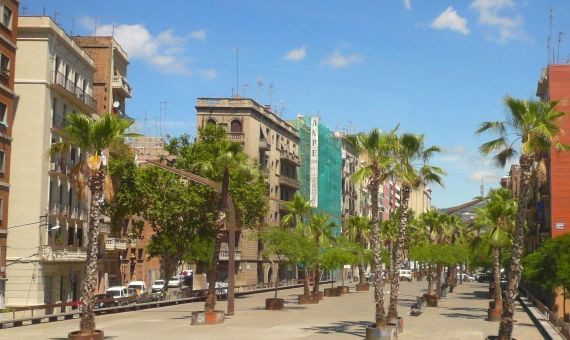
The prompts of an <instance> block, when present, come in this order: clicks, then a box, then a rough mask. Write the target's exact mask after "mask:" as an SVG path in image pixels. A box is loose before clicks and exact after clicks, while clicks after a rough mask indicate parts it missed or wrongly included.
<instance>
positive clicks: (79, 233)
mask: <svg viewBox="0 0 570 340" xmlns="http://www.w3.org/2000/svg"><path fill="white" fill-rule="evenodd" d="M77 246H79V247H83V229H82V228H78V229H77Z"/></svg>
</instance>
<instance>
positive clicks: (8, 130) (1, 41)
mask: <svg viewBox="0 0 570 340" xmlns="http://www.w3.org/2000/svg"><path fill="white" fill-rule="evenodd" d="M18 6H19V3H18V1H16V0H9V1H3V2H1V3H0V15H1V16H0V18H1V19H0V308H4V301H5V289H6V280H7V277H6V249H7V248H6V246H7V236H8V223H10V226H12V225H14V224H13V223H12V221H11V220H9V216H8V203H9V193H10V165H11V161H10V158H11V157H10V155H11V148H12V125H13V123H14V114H15V111H16V93H15V92H14V72H15V71H16V43H17V38H18Z"/></svg>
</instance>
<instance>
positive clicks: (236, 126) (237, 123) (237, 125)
mask: <svg viewBox="0 0 570 340" xmlns="http://www.w3.org/2000/svg"><path fill="white" fill-rule="evenodd" d="M231 129H232V130H231V131H232V132H242V126H241V122H240V121H239V120H237V119H234V120H232V125H231Z"/></svg>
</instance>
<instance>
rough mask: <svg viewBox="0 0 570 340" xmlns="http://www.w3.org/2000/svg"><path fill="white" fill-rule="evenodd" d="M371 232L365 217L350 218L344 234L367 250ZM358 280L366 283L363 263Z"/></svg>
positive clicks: (345, 224)
mask: <svg viewBox="0 0 570 340" xmlns="http://www.w3.org/2000/svg"><path fill="white" fill-rule="evenodd" d="M369 231H370V221H369V220H368V218H366V217H364V216H350V217H349V218H348V219H347V220H346V221H345V223H344V230H343V234H344V235H345V236H347V237H348V238H349V239H350V240H351V241H354V242H356V243H357V244H359V245H360V246H362V248H364V249H365V248H366V243H367V242H366V241H367V240H368V235H369ZM358 280H359V284H361V285H363V284H364V283H365V282H364V280H365V277H364V264H363V263H362V262H361V263H358Z"/></svg>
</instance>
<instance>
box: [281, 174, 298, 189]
mask: <svg viewBox="0 0 570 340" xmlns="http://www.w3.org/2000/svg"><path fill="white" fill-rule="evenodd" d="M279 184H280V185H286V186H288V187H291V188H294V189H300V188H301V184H300V183H299V181H298V180H296V179H294V178H289V177H287V176H279Z"/></svg>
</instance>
